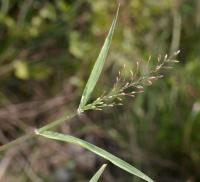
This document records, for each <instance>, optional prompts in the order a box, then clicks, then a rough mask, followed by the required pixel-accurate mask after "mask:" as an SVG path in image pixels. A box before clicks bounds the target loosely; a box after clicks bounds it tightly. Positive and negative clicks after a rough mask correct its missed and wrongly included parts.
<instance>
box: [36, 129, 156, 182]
mask: <svg viewBox="0 0 200 182" xmlns="http://www.w3.org/2000/svg"><path fill="white" fill-rule="evenodd" d="M36 134H38V135H41V136H43V137H46V138H50V139H53V140H59V141H64V142H69V143H73V144H76V145H79V146H81V147H83V148H85V149H87V150H89V151H91V152H93V153H95V154H97V155H99V156H101V157H103V158H104V159H106V160H108V161H110V162H111V163H113V164H114V165H116V166H118V167H119V168H121V169H123V170H125V171H127V172H129V173H131V174H133V175H135V176H138V177H140V178H142V179H144V180H145V181H148V182H153V180H152V179H151V178H149V177H148V176H147V175H145V174H144V173H143V172H141V171H140V170H138V169H136V168H135V167H133V166H132V165H130V164H129V163H127V162H125V161H123V160H122V159H120V158H118V157H116V156H114V155H113V154H111V153H109V152H107V151H105V150H103V149H101V148H99V147H97V146H95V145H93V144H91V143H88V142H86V141H84V140H81V139H79V138H76V137H73V136H71V135H64V134H61V133H57V132H52V131H43V132H39V131H38V130H36Z"/></svg>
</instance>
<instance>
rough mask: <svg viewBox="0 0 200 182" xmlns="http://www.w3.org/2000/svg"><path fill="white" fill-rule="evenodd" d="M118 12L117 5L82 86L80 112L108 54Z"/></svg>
mask: <svg viewBox="0 0 200 182" xmlns="http://www.w3.org/2000/svg"><path fill="white" fill-rule="evenodd" d="M118 12H119V6H118V9H117V13H116V15H115V18H114V20H113V22H112V25H111V27H110V30H109V33H108V35H107V37H106V39H105V41H104V44H103V46H102V49H101V51H100V53H99V56H98V58H97V60H96V62H95V64H94V66H93V69H92V72H91V74H90V76H89V79H88V81H87V83H86V86H85V88H84V91H83V94H82V97H81V101H80V104H79V108H78V112H79V113H81V112H83V111H84V106H85V105H86V104H87V102H88V100H89V98H90V96H91V94H92V92H93V90H94V88H95V86H96V83H97V81H98V79H99V77H100V74H101V72H102V69H103V66H104V63H105V60H106V57H107V55H108V51H109V48H110V44H111V41H112V37H113V34H114V29H115V26H116V22H117V17H118Z"/></svg>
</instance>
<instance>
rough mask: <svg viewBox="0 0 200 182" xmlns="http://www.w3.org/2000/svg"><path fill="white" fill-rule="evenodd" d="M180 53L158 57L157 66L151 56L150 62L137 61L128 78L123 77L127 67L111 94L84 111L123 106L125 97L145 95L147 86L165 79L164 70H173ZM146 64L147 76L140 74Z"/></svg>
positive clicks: (118, 77) (124, 68)
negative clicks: (142, 66)
mask: <svg viewBox="0 0 200 182" xmlns="http://www.w3.org/2000/svg"><path fill="white" fill-rule="evenodd" d="M179 53H180V51H179V50H178V51H176V52H175V53H174V54H172V55H171V56H168V55H167V54H166V55H165V56H158V58H157V61H156V64H155V65H154V66H152V64H151V62H152V61H151V56H150V57H149V59H148V61H140V62H139V61H137V62H136V66H135V67H136V68H135V70H134V71H133V70H130V71H129V76H128V78H125V77H124V76H123V75H122V72H123V71H124V70H125V71H126V69H128V68H126V65H124V66H123V67H122V69H121V70H120V71H119V72H118V74H117V76H116V80H115V83H114V85H113V88H112V89H111V91H110V92H108V93H106V92H104V93H103V94H102V95H101V96H100V97H98V98H97V99H96V100H94V101H93V102H92V103H90V104H87V105H86V106H85V107H84V110H102V109H103V108H104V107H114V106H117V105H123V102H122V101H123V99H124V97H125V96H128V97H132V98H134V97H136V95H137V94H140V93H143V92H144V88H145V87H146V86H151V85H152V84H153V83H154V82H155V81H157V80H159V79H161V78H163V77H164V75H163V70H166V69H171V68H173V65H174V64H175V63H178V62H179V61H178V60H176V56H177V55H178V54H179ZM141 64H144V65H146V67H147V71H146V72H147V73H146V75H141V74H140V65H141Z"/></svg>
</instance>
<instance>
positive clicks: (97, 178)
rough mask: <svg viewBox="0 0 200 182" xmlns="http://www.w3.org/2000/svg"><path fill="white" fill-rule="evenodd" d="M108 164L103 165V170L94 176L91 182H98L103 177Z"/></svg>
mask: <svg viewBox="0 0 200 182" xmlns="http://www.w3.org/2000/svg"><path fill="white" fill-rule="evenodd" d="M106 166H107V164H103V165H102V166H101V168H100V169H99V170H98V171H97V172H96V173H95V174H94V176H93V177H92V178H91V179H90V181H89V182H97V181H98V180H99V178H100V177H101V175H102V173H103V172H104V170H105V168H106Z"/></svg>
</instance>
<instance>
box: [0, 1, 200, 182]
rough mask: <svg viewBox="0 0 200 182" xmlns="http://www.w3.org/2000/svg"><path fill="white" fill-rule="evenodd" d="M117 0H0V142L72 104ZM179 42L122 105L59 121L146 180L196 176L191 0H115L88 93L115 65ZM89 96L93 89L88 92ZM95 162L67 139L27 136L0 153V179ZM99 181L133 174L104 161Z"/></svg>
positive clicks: (194, 14) (61, 172)
mask: <svg viewBox="0 0 200 182" xmlns="http://www.w3.org/2000/svg"><path fill="white" fill-rule="evenodd" d="M116 6H117V3H116V1H107V0H52V1H44V0H34V1H33V0H1V1H0V76H1V79H0V107H1V108H0V122H1V127H0V143H1V144H5V143H7V142H9V141H11V140H13V139H15V138H17V137H19V136H21V135H23V134H24V133H27V132H28V131H30V130H31V129H32V128H35V127H39V126H42V125H43V124H44V123H46V122H47V121H51V120H53V119H55V118H57V117H59V116H60V115H62V114H63V113H65V112H70V111H71V110H74V109H75V108H76V107H77V106H78V103H79V100H80V96H81V93H82V90H83V88H84V85H85V83H86V80H87V78H88V76H89V73H90V70H91V66H92V65H93V63H94V60H95V59H96V57H97V55H98V52H99V50H100V48H101V46H102V44H103V40H104V38H105V36H106V33H107V31H108V29H109V26H110V23H111V22H112V18H113V16H114V12H115V10H116ZM177 49H180V50H181V53H180V55H179V58H178V59H179V60H180V61H181V62H180V63H179V64H178V65H177V66H176V68H175V69H173V70H171V71H170V72H167V77H166V78H164V79H163V80H160V81H158V82H157V83H156V84H155V85H154V86H153V87H151V88H148V89H147V90H146V91H145V92H144V94H140V95H139V96H138V97H137V98H136V99H133V100H130V99H127V100H126V101H125V103H124V106H122V107H116V108H112V109H107V110H106V111H103V112H100V111H97V112H93V111H92V112H88V113H87V115H83V116H81V117H79V118H78V117H77V118H75V119H73V120H72V121H70V122H67V123H66V124H63V125H62V127H60V130H62V131H63V132H65V133H72V134H73V135H76V136H79V137H82V138H84V139H85V140H88V141H89V142H92V143H94V144H96V145H98V146H101V147H103V148H105V149H107V150H108V151H110V152H112V153H113V154H116V155H118V156H120V157H122V158H124V159H126V160H127V161H129V162H130V163H133V164H134V165H135V166H137V167H138V168H139V169H141V170H143V171H144V172H145V173H146V174H148V175H149V176H151V177H152V178H153V179H155V181H162V182H165V181H166V182H167V181H172V182H173V181H174V182H175V181H176V182H177V181H180V182H181V181H188V182H193V181H199V180H200V172H199V171H200V135H199V131H200V123H199V120H200V1H198V0H175V1H169V0H164V1H157V0H126V1H125V0H121V9H120V16H119V21H118V25H117V29H116V32H115V35H114V40H113V42H112V49H111V51H110V55H109V58H108V59H107V61H106V68H105V69H104V73H103V74H102V78H101V81H100V83H99V84H98V86H97V89H96V95H99V94H101V93H102V92H103V91H104V90H109V88H110V85H111V83H113V82H114V80H115V76H116V73H117V72H118V70H119V68H120V66H122V65H124V64H126V65H127V66H128V67H132V66H134V64H135V62H136V61H138V60H146V59H148V56H149V55H152V57H153V58H155V61H156V57H157V55H159V54H161V55H164V54H165V53H171V52H173V51H176V50H177ZM94 98H95V97H94ZM103 163H105V161H104V160H102V159H100V158H98V157H97V156H95V155H94V154H92V153H90V152H87V151H85V150H84V149H81V148H79V147H75V146H73V145H69V144H68V145H64V144H61V143H57V142H52V141H46V140H45V139H37V140H34V141H29V142H26V143H24V144H23V147H22V146H20V147H15V148H13V149H10V150H9V151H6V152H5V153H4V155H2V156H1V161H0V180H2V181H20V182H23V181H65V182H66V181H87V179H89V178H90V177H91V176H92V174H94V172H95V171H96V170H97V169H98V168H99V167H100V165H101V164H103ZM102 180H103V181H109V182H112V181H138V179H133V177H132V176H130V175H128V174H126V173H125V172H123V171H121V170H120V169H116V167H114V166H112V165H109V166H108V167H107V169H106V171H105V173H104V174H103V177H102Z"/></svg>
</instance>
